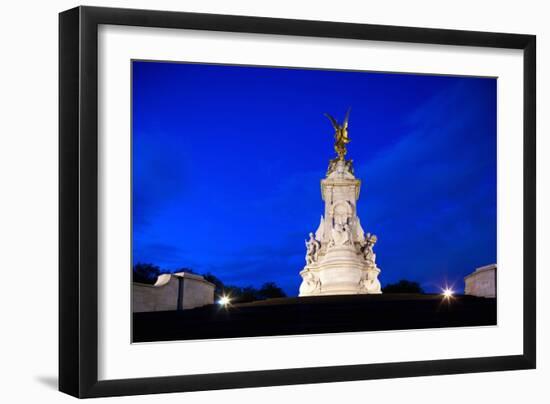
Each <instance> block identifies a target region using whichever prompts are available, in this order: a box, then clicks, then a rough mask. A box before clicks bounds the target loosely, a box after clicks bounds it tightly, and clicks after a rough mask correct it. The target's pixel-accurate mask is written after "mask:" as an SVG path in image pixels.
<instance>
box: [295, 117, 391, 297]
mask: <svg viewBox="0 0 550 404" xmlns="http://www.w3.org/2000/svg"><path fill="white" fill-rule="evenodd" d="M326 116H327V117H328V118H329V119H330V121H331V123H332V126H333V127H334V131H335V132H334V138H335V143H334V150H335V151H336V157H335V158H334V159H332V160H330V162H329V165H328V170H327V173H326V176H325V178H323V179H322V180H321V196H322V198H323V201H324V202H325V212H324V215H321V222H320V223H319V227H318V228H317V231H316V232H315V233H309V239H308V240H306V243H305V244H306V257H305V260H306V265H305V267H304V269H303V270H302V271H301V272H300V275H301V277H302V284H301V285H300V293H299V296H318V295H348V294H380V293H382V290H381V287H380V281H379V280H378V275H379V274H380V269H379V268H378V267H377V266H376V254H375V253H374V245H375V244H376V241H377V237H376V236H375V235H374V234H370V233H365V232H364V230H363V228H362V226H361V222H360V220H359V217H358V216H357V209H356V207H357V200H358V199H359V191H360V189H361V180H359V179H357V178H355V175H354V172H353V160H348V159H346V153H347V144H348V143H349V142H350V138H349V135H348V122H349V110H348V112H347V114H346V117H345V119H344V122H343V123H342V124H339V123H338V122H337V121H336V119H334V118H333V117H332V116H330V115H328V114H326Z"/></svg>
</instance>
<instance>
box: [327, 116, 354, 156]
mask: <svg viewBox="0 0 550 404" xmlns="http://www.w3.org/2000/svg"><path fill="white" fill-rule="evenodd" d="M350 111H351V108H348V111H347V112H346V117H345V118H344V122H343V123H342V125H340V124H339V123H338V121H337V120H336V119H334V117H332V116H331V115H329V114H326V113H325V116H326V117H327V118H328V119H330V122H331V123H332V126H333V127H334V139H335V142H334V150H335V151H336V154H337V155H338V160H341V161H343V160H345V156H346V153H347V149H346V145H347V144H348V143H349V142H350V141H351V139H350V138H349V136H348V122H349V113H350Z"/></svg>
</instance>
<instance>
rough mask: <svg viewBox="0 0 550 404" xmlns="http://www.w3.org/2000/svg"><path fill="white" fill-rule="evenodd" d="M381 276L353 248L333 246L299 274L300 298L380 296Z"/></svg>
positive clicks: (376, 269)
mask: <svg viewBox="0 0 550 404" xmlns="http://www.w3.org/2000/svg"><path fill="white" fill-rule="evenodd" d="M378 273H380V270H379V269H378V268H376V266H369V265H366V264H365V261H364V260H363V259H362V256H361V254H360V253H358V252H357V250H356V249H355V248H354V247H353V246H351V245H349V246H339V247H331V248H329V249H328V251H327V252H326V254H325V255H324V256H323V257H322V258H321V259H320V260H319V262H318V263H316V264H309V265H306V266H305V268H304V269H303V270H302V271H301V272H300V275H301V276H302V278H303V281H302V285H301V286H300V292H299V296H301V297H302V296H323V295H357V294H380V293H382V290H381V288H380V282H378Z"/></svg>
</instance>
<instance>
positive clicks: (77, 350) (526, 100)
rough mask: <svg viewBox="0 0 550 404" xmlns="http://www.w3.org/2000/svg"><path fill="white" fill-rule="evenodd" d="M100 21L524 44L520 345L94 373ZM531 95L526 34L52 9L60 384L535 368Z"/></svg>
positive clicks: (186, 383) (96, 393) (111, 391)
mask: <svg viewBox="0 0 550 404" xmlns="http://www.w3.org/2000/svg"><path fill="white" fill-rule="evenodd" d="M100 24H113V25H126V26H142V27H159V28H180V29H195V30H209V31H226V32H243V33H259V34H277V35H293V36H308V37H323V38H343V39H358V40H371V41H372V40H375V41H390V42H405V43H424V44H439V45H449V46H453V45H463V46H476V47H486V48H510V49H520V50H523V61H524V64H523V67H524V76H523V83H524V89H523V142H524V156H523V180H524V189H523V192H524V195H523V202H524V212H523V215H524V216H523V217H524V229H523V251H524V262H523V354H521V355H511V356H496V357H482V358H467V359H446V360H427V361H415V362H401V363H380V364H364V365H350V366H330V367H315V368H307V369H300V368H295V369H281V370H262V371H250V372H234V373H216V374H202V375H198V374H197V375H184V376H170V377H150V378H149V377H148V378H139V379H124V380H106V381H99V380H98V323H97V319H98V279H97V274H98V271H97V265H98V137H97V136H98V134H97V131H98V122H97V118H98V104H97V102H98V87H97V84H98V78H97V73H98V66H97V61H98V55H97V52H98V26H99V25H100ZM535 103H536V37H535V36H534V35H520V34H505V33H491V32H473V31H459V30H443V29H426V28H410V27H397V26H383V25H369V24H350V23H340V22H324V21H308V20H289V19H278V18H263V17H245V16H229V15H214V14H197V13H184V12H167V11H150V10H131V9H113V8H97V7H77V8H74V9H71V10H68V11H65V12H62V13H60V15H59V217H60V219H59V390H60V391H62V392H65V393H67V394H70V395H73V396H75V397H81V398H85V397H104V396H121V395H134V394H150V393H168V392H183V391H197V390H214V389H227V388H244V387H260V386H275V385H291V384H301V383H324V382H338V381H351V380H363V379H382V378H397V377H412V376H427V375H442V374H459V373H470V372H489V371H501V370H513V369H533V368H535V366H536V323H535V321H536V320H535V319H536V311H535V309H536V288H535V285H536V227H535V226H536V223H535V208H536V202H535V196H536V186H535V183H536V171H535V166H536V161H535V157H536V156H535V148H536V133H535V121H536V112H535Z"/></svg>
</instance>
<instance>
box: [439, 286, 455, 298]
mask: <svg viewBox="0 0 550 404" xmlns="http://www.w3.org/2000/svg"><path fill="white" fill-rule="evenodd" d="M454 294H455V292H454V290H452V289H451V288H445V289H443V293H442V295H443V297H444V298H445V299H450V298H451V297H453V295H454Z"/></svg>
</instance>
